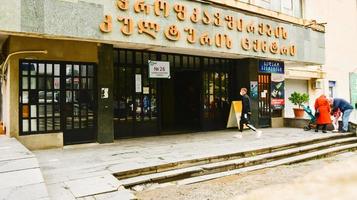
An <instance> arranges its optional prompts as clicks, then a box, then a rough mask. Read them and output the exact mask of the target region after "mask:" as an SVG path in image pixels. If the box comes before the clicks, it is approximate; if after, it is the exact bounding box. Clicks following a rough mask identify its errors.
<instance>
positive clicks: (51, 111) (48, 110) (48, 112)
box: [46, 105, 53, 117]
mask: <svg viewBox="0 0 357 200" xmlns="http://www.w3.org/2000/svg"><path fill="white" fill-rule="evenodd" d="M46 108H47V110H46V113H47V117H52V116H53V109H52V108H53V107H52V105H47V106H46Z"/></svg>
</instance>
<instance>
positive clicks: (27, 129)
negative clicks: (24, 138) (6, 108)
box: [22, 119, 29, 132]
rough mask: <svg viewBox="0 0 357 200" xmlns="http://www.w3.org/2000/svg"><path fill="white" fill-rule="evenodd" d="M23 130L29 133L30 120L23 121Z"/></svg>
mask: <svg viewBox="0 0 357 200" xmlns="http://www.w3.org/2000/svg"><path fill="white" fill-rule="evenodd" d="M22 130H23V131H24V132H27V131H29V120H28V119H24V120H22Z"/></svg>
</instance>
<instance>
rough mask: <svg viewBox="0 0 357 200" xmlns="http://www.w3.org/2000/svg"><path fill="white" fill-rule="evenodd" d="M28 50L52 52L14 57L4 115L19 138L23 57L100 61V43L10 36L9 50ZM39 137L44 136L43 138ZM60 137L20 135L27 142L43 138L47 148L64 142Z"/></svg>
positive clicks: (12, 133) (13, 134) (6, 121)
mask: <svg viewBox="0 0 357 200" xmlns="http://www.w3.org/2000/svg"><path fill="white" fill-rule="evenodd" d="M26 50H47V51H48V54H46V55H45V54H21V55H18V56H14V57H12V58H11V60H10V62H9V66H8V67H9V68H8V74H7V77H8V78H7V82H6V84H5V85H4V86H3V92H4V103H3V108H4V113H3V118H4V122H5V126H6V127H7V134H8V135H10V136H11V137H17V138H19V59H35V60H56V61H78V62H95V63H97V61H98V56H97V44H96V43H88V42H74V41H65V40H48V39H40V38H27V37H10V39H9V53H13V52H18V51H26ZM60 135H62V134H60ZM39 137H43V138H42V139H39ZM56 138H57V139H56ZM59 138H60V137H59V136H58V134H57V135H56V136H48V135H43V136H41V135H39V136H27V137H26V138H23V139H21V138H19V140H20V141H25V142H24V143H25V145H26V144H30V143H31V140H33V142H36V141H37V140H40V141H42V142H41V143H42V147H41V148H44V147H45V146H48V147H52V146H58V144H59V143H63V138H62V139H59ZM55 139H56V141H55ZM46 144H47V145H46ZM32 149H33V148H32Z"/></svg>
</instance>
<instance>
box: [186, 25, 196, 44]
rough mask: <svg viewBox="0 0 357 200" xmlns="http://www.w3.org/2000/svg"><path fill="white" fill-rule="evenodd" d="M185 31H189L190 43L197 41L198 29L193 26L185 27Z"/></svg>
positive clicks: (188, 38)
mask: <svg viewBox="0 0 357 200" xmlns="http://www.w3.org/2000/svg"><path fill="white" fill-rule="evenodd" d="M185 31H186V32H187V33H188V36H187V41H188V42H189V43H190V44H193V43H196V35H197V33H196V30H195V29H193V28H185Z"/></svg>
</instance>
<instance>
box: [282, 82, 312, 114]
mask: <svg viewBox="0 0 357 200" xmlns="http://www.w3.org/2000/svg"><path fill="white" fill-rule="evenodd" d="M293 92H300V93H302V92H303V93H308V81H307V80H296V79H285V109H284V117H287V118H293V117H294V111H293V108H295V107H296V106H295V105H294V104H292V103H291V102H290V101H289V99H288V98H289V97H290V95H291V94H292V93H293Z"/></svg>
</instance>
